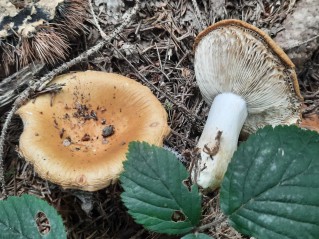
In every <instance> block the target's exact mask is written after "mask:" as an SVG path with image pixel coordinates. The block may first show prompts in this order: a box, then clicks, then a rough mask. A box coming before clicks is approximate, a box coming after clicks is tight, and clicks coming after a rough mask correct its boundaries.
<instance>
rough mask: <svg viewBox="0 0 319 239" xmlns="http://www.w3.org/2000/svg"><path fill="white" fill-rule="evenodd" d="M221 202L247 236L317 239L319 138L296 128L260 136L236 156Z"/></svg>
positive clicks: (271, 130) (267, 130) (281, 128)
mask: <svg viewBox="0 0 319 239" xmlns="http://www.w3.org/2000/svg"><path fill="white" fill-rule="evenodd" d="M220 197H221V208H222V210H223V212H224V213H225V214H226V215H228V217H229V220H230V222H231V224H232V225H233V226H234V227H235V228H236V229H237V230H238V231H239V232H241V233H243V234H247V235H250V236H253V237H256V238H258V239H274V238H276V239H300V238H302V239H317V238H319V134H317V133H316V132H314V131H309V130H303V129H300V128H297V127H296V126H277V127H275V128H272V127H270V126H268V127H265V128H263V129H261V130H258V131H257V133H256V134H255V135H252V136H251V137H250V138H249V139H248V140H247V141H246V142H245V143H242V144H241V145H240V146H239V148H238V150H237V151H236V152H235V154H234V156H233V158H232V160H231V163H230V164H229V166H228V170H227V172H226V175H225V178H224V181H223V183H222V187H221V195H220Z"/></svg>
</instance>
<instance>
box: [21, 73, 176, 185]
mask: <svg viewBox="0 0 319 239" xmlns="http://www.w3.org/2000/svg"><path fill="white" fill-rule="evenodd" d="M52 83H54V84H65V86H63V88H62V90H61V92H59V93H58V94H56V95H55V96H52V95H50V94H45V95H41V96H39V97H37V98H36V100H35V102H33V101H30V102H28V103H27V104H26V105H24V106H22V107H21V108H20V109H19V110H18V111H17V113H18V114H19V115H20V117H21V118H22V120H23V123H24V131H23V133H22V135H21V137H20V145H19V147H20V152H21V154H22V155H23V156H24V157H25V159H26V160H27V161H29V162H31V163H32V164H33V165H34V168H35V171H36V172H37V173H38V174H39V175H40V176H41V177H42V178H44V179H47V180H49V181H52V182H53V183H56V184H59V185H61V186H62V187H63V188H74V189H81V190H86V191H95V190H99V189H101V188H104V187H106V186H108V185H109V184H110V183H111V182H112V180H116V179H117V177H118V175H119V174H120V173H121V171H122V170H123V167H122V162H123V160H125V158H126V157H125V154H126V152H127V149H128V143H129V142H131V141H146V142H148V143H150V144H155V145H159V146H160V145H162V143H163V138H164V137H165V136H167V134H168V133H169V130H170V129H169V127H168V125H167V113H166V111H165V110H164V108H163V107H162V105H161V103H160V102H159V101H158V100H157V98H156V97H155V96H154V95H153V94H152V92H151V91H150V90H149V89H148V88H147V87H145V86H143V85H141V84H140V83H138V82H136V81H134V80H132V79H129V78H126V77H124V76H120V75H117V74H111V73H103V72H95V71H86V72H76V73H70V74H65V75H61V76H59V77H57V78H56V79H55V80H54V81H52Z"/></svg>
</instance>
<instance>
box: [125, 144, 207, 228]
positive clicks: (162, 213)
mask: <svg viewBox="0 0 319 239" xmlns="http://www.w3.org/2000/svg"><path fill="white" fill-rule="evenodd" d="M188 177H189V175H188V172H187V170H186V169H185V167H184V165H183V164H182V163H181V162H179V161H178V160H177V159H176V156H175V155H173V154H172V153H171V152H169V151H167V150H165V149H163V148H160V147H156V146H151V145H149V144H147V143H144V142H143V143H140V142H132V143H130V144H129V152H128V154H127V160H126V161H125V162H124V172H123V173H122V174H121V176H120V181H121V184H122V187H123V188H124V192H123V193H122V195H121V196H122V201H123V202H124V204H125V206H126V207H127V208H128V212H129V213H130V214H131V215H132V217H133V218H134V219H135V221H136V222H137V223H139V224H142V225H143V226H144V227H145V228H147V229H148V230H151V231H155V232H159V233H167V234H185V233H187V232H189V231H190V230H192V229H193V228H194V227H195V226H196V225H197V224H198V222H199V219H200V216H201V197H200V195H199V193H198V188H197V186H195V185H193V186H191V187H190V188H188V186H187V185H185V184H184V183H183V181H184V180H186V179H187V178H188Z"/></svg>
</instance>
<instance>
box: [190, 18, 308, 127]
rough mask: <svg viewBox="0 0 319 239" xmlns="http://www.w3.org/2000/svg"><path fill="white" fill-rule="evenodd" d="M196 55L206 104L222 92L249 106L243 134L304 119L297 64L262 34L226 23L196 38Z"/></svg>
mask: <svg viewBox="0 0 319 239" xmlns="http://www.w3.org/2000/svg"><path fill="white" fill-rule="evenodd" d="M194 52H195V61H194V62H195V73H196V80H197V83H198V85H199V88H200V90H201V93H202V95H203V97H204V99H205V100H206V102H207V103H208V104H211V103H212V102H213V100H214V98H215V96H216V95H218V94H220V93H223V92H232V93H235V94H237V95H239V96H241V97H242V98H243V99H244V100H245V101H246V103H247V110H248V117H247V119H246V121H245V123H244V126H243V130H242V132H243V133H252V132H254V131H256V130H257V129H258V128H260V127H263V126H265V125H268V124H270V125H278V124H292V123H296V122H298V120H299V119H300V116H301V114H300V112H301V102H302V100H303V99H302V96H301V94H300V90H299V85H298V80H297V76H296V72H295V67H294V64H293V63H292V62H291V60H290V59H289V57H288V56H287V55H286V54H285V53H284V51H283V50H282V49H281V48H280V47H278V46H277V44H276V43H275V42H274V41H273V40H272V39H271V38H270V37H269V36H268V35H267V34H266V33H264V32H263V31H262V30H260V29H258V28H257V27H254V26H252V25H250V24H248V23H246V22H243V21H240V20H235V19H229V20H223V21H220V22H218V23H216V24H214V25H212V26H210V27H208V28H207V29H205V30H204V31H202V32H201V33H200V34H199V35H198V36H197V38H196V40H195V44H194Z"/></svg>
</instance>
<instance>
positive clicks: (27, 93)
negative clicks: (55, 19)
mask: <svg viewBox="0 0 319 239" xmlns="http://www.w3.org/2000/svg"><path fill="white" fill-rule="evenodd" d="M88 1H89V2H90V0H88ZM90 6H92V4H91V2H90ZM138 9H139V0H137V1H136V4H135V6H134V7H133V8H132V10H131V11H130V13H128V14H127V16H126V18H125V19H124V21H123V23H122V24H121V25H120V26H119V27H118V28H116V29H115V30H114V31H113V32H112V33H111V34H110V35H109V36H106V35H105V36H104V37H103V36H102V37H103V39H104V40H103V41H100V42H98V43H97V44H96V45H95V46H93V47H91V48H90V49H89V50H87V51H85V52H83V53H82V54H80V55H79V56H77V57H75V58H74V59H72V60H71V61H69V62H67V63H65V64H63V65H61V66H60V67H58V68H56V69H54V70H52V71H51V72H49V73H48V74H47V75H45V76H43V77H42V78H41V79H40V80H39V81H37V82H36V83H34V84H33V85H31V86H30V87H28V88H26V89H25V90H24V91H23V92H22V93H21V94H20V95H19V97H18V98H17V99H16V100H15V101H14V103H13V106H12V108H11V110H10V111H9V113H8V115H7V117H6V120H5V122H4V124H3V128H2V130H1V135H0V185H1V189H2V190H1V191H2V193H3V195H4V196H5V197H6V196H7V192H6V189H5V179H4V167H3V160H4V143H5V139H6V135H7V131H8V127H9V124H10V122H11V120H12V117H13V115H14V113H15V112H16V111H17V109H18V108H19V107H20V106H21V105H23V104H24V103H25V102H27V101H28V100H29V98H30V97H31V95H32V94H34V93H35V92H37V91H42V90H43V89H44V88H45V87H46V86H47V85H48V84H49V83H50V82H51V80H52V79H53V77H54V76H56V75H57V74H59V73H62V72H63V71H65V70H67V69H68V68H70V67H71V66H73V65H75V64H77V63H79V62H81V61H82V60H83V59H86V58H87V57H88V56H90V55H92V54H94V53H96V52H97V51H98V50H100V49H101V48H102V47H103V46H104V45H105V44H106V43H108V42H109V41H110V40H112V39H113V38H115V37H116V36H117V35H118V34H119V33H120V32H122V31H123V29H124V28H125V27H127V26H128V25H129V24H130V22H131V20H132V17H133V16H134V15H135V14H136V12H137V11H138ZM93 16H95V15H94V12H93ZM95 19H96V18H95Z"/></svg>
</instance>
